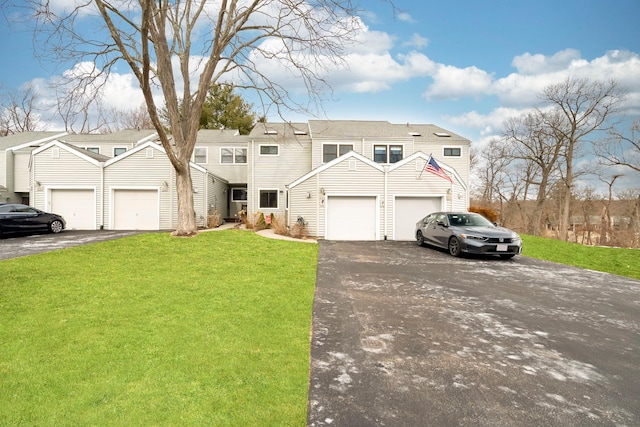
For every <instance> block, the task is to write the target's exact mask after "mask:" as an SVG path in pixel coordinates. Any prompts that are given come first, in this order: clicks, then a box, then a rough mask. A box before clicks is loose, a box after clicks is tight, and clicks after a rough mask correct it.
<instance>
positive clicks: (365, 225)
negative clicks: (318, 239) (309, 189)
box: [325, 196, 377, 240]
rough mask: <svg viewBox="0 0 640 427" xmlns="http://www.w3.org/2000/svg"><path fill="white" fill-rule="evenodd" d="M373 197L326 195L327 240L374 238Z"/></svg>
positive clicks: (375, 222) (375, 204)
mask: <svg viewBox="0 0 640 427" xmlns="http://www.w3.org/2000/svg"><path fill="white" fill-rule="evenodd" d="M376 206H377V203H376V198H375V197H346V196H345V197H342V196H329V197H327V231H326V233H325V234H326V239H327V240H375V239H376V229H377V221H376V218H377V216H376Z"/></svg>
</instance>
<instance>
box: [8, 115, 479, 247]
mask: <svg viewBox="0 0 640 427" xmlns="http://www.w3.org/2000/svg"><path fill="white" fill-rule="evenodd" d="M469 148H470V141H469V140H467V139H465V138H463V137H461V136H459V135H456V134H454V133H452V132H449V131H447V130H445V129H442V128H440V127H438V126H435V125H428V124H392V123H389V122H386V121H343V120H340V121H329V120H310V121H308V122H306V123H305V122H300V123H258V124H257V125H256V127H255V128H254V129H253V131H252V132H251V134H250V135H247V136H242V135H239V133H238V132H237V131H235V130H202V131H200V132H199V133H198V139H197V141H196V146H195V150H194V154H193V158H192V163H191V174H192V178H193V190H194V215H195V216H196V220H197V223H198V225H200V226H206V218H207V215H208V214H210V213H212V212H218V213H219V214H221V215H222V216H223V217H224V218H227V219H236V218H237V214H238V211H240V210H241V209H243V210H245V211H246V212H247V213H249V214H252V213H256V212H263V213H264V214H265V215H268V214H271V213H273V214H274V215H276V216H284V217H285V219H286V221H287V224H288V225H289V226H292V225H293V224H295V222H296V221H297V220H298V219H299V218H300V219H301V220H303V221H304V222H305V223H306V224H307V229H308V232H309V235H312V236H316V237H318V238H324V239H331V240H385V239H389V240H413V239H414V236H413V233H414V226H415V223H416V222H417V221H418V220H419V219H421V218H422V217H424V216H425V215H426V214H427V213H429V212H432V211H435V210H458V209H461V210H464V209H466V208H467V207H468V205H469V192H468V187H469V177H470V164H469ZM431 157H433V159H435V160H436V161H437V163H438V164H439V165H440V167H441V168H442V170H444V171H445V173H446V175H447V176H448V177H449V178H450V179H445V178H443V177H441V176H437V175H434V174H432V173H429V172H425V166H426V164H427V162H428V161H429V159H430V158H431ZM0 200H1V201H5V200H7V201H16V202H20V201H22V202H27V203H28V204H31V205H32V206H34V207H36V208H39V209H43V210H46V211H52V212H56V213H59V214H61V215H63V216H64V217H65V219H66V220H67V222H68V226H69V228H70V229H91V230H93V229H138V230H169V229H173V228H175V227H176V226H177V196H176V191H175V172H174V170H173V168H172V166H171V164H170V163H169V160H168V158H167V156H166V154H165V152H164V149H163V148H162V146H161V145H159V144H158V142H157V135H156V134H155V133H154V132H153V131H149V130H131V131H122V132H118V133H114V134H111V135H66V134H63V133H56V132H36V133H25V134H19V135H12V136H9V137H5V138H0Z"/></svg>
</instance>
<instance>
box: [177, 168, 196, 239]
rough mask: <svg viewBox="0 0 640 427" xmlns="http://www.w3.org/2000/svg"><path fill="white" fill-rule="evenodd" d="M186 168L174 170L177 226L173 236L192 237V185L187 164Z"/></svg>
mask: <svg viewBox="0 0 640 427" xmlns="http://www.w3.org/2000/svg"><path fill="white" fill-rule="evenodd" d="M184 164H186V165H187V166H186V167H181V168H176V191H177V194H178V226H177V227H176V229H175V231H174V232H173V233H172V234H173V235H174V236H193V235H195V234H197V232H198V227H197V226H196V216H195V211H194V209H193V183H192V181H191V170H190V169H189V162H185V163H184Z"/></svg>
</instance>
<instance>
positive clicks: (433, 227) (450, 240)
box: [416, 212, 522, 259]
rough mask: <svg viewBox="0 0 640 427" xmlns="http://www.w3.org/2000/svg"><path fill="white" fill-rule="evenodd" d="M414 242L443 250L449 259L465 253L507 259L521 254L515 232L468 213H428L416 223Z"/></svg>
mask: <svg viewBox="0 0 640 427" xmlns="http://www.w3.org/2000/svg"><path fill="white" fill-rule="evenodd" d="M416 240H417V241H418V244H419V245H420V246H423V245H425V244H428V245H433V246H438V247H441V248H444V249H447V250H449V253H450V254H451V255H453V256H460V254H462V253H463V252H466V253H470V254H481V255H499V256H500V258H504V259H508V258H512V257H513V256H515V255H518V254H519V253H521V252H522V240H520V236H518V234H517V233H516V232H515V231H512V230H509V229H508V228H503V227H498V226H497V225H496V224H493V223H492V222H491V221H489V220H488V219H486V218H485V217H483V216H482V215H480V214H477V213H472V212H434V213H432V214H429V215H427V216H426V217H424V218H423V219H421V220H420V221H418V222H417V223H416Z"/></svg>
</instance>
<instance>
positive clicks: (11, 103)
mask: <svg viewBox="0 0 640 427" xmlns="http://www.w3.org/2000/svg"><path fill="white" fill-rule="evenodd" d="M37 99H38V94H37V92H36V91H35V89H34V88H33V86H27V87H26V88H24V89H22V90H18V91H13V92H7V93H3V94H0V136H6V135H9V134H13V133H20V132H32V131H36V130H43V129H42V128H43V125H42V123H41V120H40V112H39V109H38V107H37Z"/></svg>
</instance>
